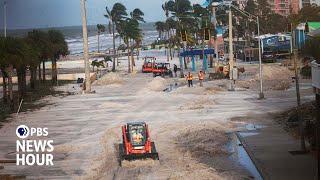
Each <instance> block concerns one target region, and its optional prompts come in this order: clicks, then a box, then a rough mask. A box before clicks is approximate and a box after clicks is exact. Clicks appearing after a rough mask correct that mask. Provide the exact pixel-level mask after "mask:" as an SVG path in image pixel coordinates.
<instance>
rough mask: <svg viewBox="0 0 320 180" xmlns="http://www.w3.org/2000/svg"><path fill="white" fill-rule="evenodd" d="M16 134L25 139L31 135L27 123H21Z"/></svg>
mask: <svg viewBox="0 0 320 180" xmlns="http://www.w3.org/2000/svg"><path fill="white" fill-rule="evenodd" d="M16 134H17V136H18V137H19V138H21V139H24V138H26V137H28V136H29V128H28V126H26V125H20V126H18V127H17V129H16Z"/></svg>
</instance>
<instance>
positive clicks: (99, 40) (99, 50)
mask: <svg viewBox="0 0 320 180" xmlns="http://www.w3.org/2000/svg"><path fill="white" fill-rule="evenodd" d="M98 53H100V33H99V32H98Z"/></svg>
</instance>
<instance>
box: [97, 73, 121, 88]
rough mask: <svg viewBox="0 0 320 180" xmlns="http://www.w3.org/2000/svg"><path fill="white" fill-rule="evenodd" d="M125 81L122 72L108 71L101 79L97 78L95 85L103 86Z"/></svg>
mask: <svg viewBox="0 0 320 180" xmlns="http://www.w3.org/2000/svg"><path fill="white" fill-rule="evenodd" d="M123 82H124V80H123V78H122V76H121V74H120V73H113V72H110V73H107V74H106V75H104V76H102V77H101V78H100V79H99V80H97V81H96V82H95V83H94V85H98V86H102V85H111V84H122V83H123Z"/></svg>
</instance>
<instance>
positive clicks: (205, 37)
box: [204, 28, 210, 41]
mask: <svg viewBox="0 0 320 180" xmlns="http://www.w3.org/2000/svg"><path fill="white" fill-rule="evenodd" d="M204 40H205V41H209V40H210V29H209V28H204Z"/></svg>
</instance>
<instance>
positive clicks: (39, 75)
mask: <svg viewBox="0 0 320 180" xmlns="http://www.w3.org/2000/svg"><path fill="white" fill-rule="evenodd" d="M38 68H39V72H38V73H39V74H38V77H39V82H40V81H41V63H40V64H39V67H38Z"/></svg>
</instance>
